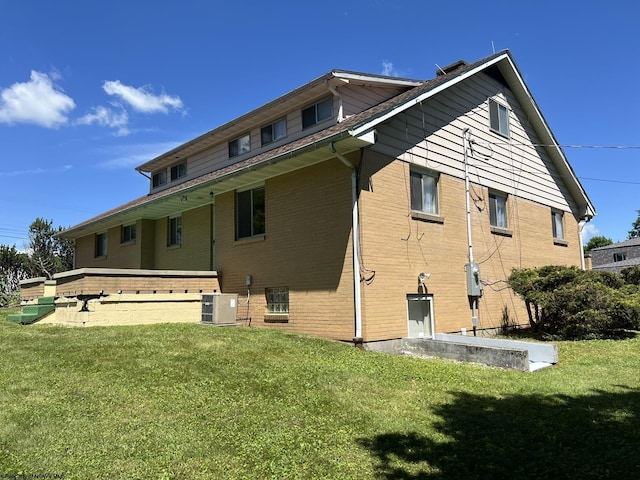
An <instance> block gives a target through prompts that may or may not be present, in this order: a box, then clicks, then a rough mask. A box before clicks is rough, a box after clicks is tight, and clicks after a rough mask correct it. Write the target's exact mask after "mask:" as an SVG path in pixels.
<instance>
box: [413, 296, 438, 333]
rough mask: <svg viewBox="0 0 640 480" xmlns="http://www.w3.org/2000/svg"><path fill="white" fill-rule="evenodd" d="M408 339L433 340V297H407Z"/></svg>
mask: <svg viewBox="0 0 640 480" xmlns="http://www.w3.org/2000/svg"><path fill="white" fill-rule="evenodd" d="M407 318H408V323H409V325H408V329H409V338H423V337H424V338H433V334H434V329H433V296H432V295H407Z"/></svg>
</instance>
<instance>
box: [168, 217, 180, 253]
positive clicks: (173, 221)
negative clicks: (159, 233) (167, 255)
mask: <svg viewBox="0 0 640 480" xmlns="http://www.w3.org/2000/svg"><path fill="white" fill-rule="evenodd" d="M167 227H168V228H167V230H168V232H167V233H168V238H167V245H168V246H170V247H171V246H174V245H180V244H182V217H171V218H169V221H168V225H167Z"/></svg>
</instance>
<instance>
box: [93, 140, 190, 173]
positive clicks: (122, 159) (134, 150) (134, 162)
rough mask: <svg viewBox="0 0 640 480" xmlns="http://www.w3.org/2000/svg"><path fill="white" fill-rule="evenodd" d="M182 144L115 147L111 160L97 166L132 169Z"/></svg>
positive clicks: (163, 143) (167, 143)
mask: <svg viewBox="0 0 640 480" xmlns="http://www.w3.org/2000/svg"><path fill="white" fill-rule="evenodd" d="M181 143H182V142H162V143H151V144H138V145H126V146H117V147H115V148H114V149H113V150H111V152H110V153H109V156H111V157H112V158H111V159H110V160H107V161H105V162H102V163H100V164H99V166H100V167H102V168H105V169H116V168H127V169H130V168H134V167H137V166H139V165H142V164H143V163H146V162H148V161H149V160H152V159H154V158H155V157H157V156H159V155H162V154H163V153H165V152H168V151H169V150H171V149H173V148H175V147H177V146H178V145H180V144H181Z"/></svg>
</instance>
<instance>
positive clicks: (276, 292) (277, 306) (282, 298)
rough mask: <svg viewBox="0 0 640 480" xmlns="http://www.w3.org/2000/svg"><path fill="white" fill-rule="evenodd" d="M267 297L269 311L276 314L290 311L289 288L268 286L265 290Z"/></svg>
mask: <svg viewBox="0 0 640 480" xmlns="http://www.w3.org/2000/svg"><path fill="white" fill-rule="evenodd" d="M265 294H266V297H267V312H268V313H275V314H287V313H289V288H288V287H278V288H267V289H266V290H265Z"/></svg>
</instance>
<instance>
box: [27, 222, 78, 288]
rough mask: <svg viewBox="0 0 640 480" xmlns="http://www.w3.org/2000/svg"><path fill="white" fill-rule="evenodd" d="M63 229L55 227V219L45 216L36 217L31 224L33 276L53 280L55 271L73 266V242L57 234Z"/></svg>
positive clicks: (30, 242)
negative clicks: (46, 218) (45, 217)
mask: <svg viewBox="0 0 640 480" xmlns="http://www.w3.org/2000/svg"><path fill="white" fill-rule="evenodd" d="M62 230H63V228H62V227H58V228H57V229H55V228H53V221H52V220H45V219H43V218H36V219H35V220H34V221H33V223H32V224H31V225H30V226H29V249H30V250H31V256H30V258H31V262H30V263H31V274H32V275H33V276H45V277H47V278H48V279H49V280H51V279H52V278H53V275H54V274H55V273H58V272H64V271H66V270H70V269H71V268H73V243H72V242H71V241H70V240H67V239H64V238H60V237H56V236H55V235H56V234H57V233H60V232H61V231H62Z"/></svg>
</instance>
